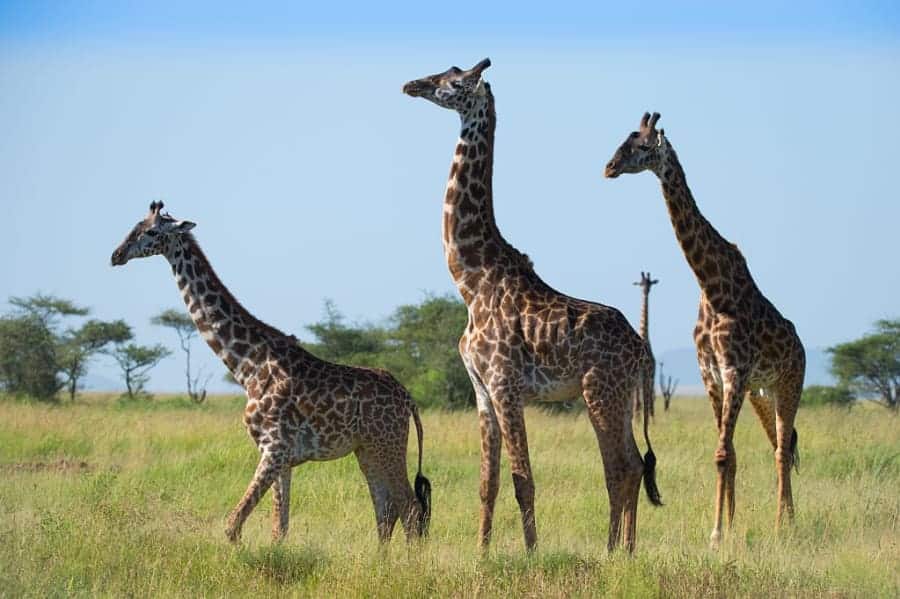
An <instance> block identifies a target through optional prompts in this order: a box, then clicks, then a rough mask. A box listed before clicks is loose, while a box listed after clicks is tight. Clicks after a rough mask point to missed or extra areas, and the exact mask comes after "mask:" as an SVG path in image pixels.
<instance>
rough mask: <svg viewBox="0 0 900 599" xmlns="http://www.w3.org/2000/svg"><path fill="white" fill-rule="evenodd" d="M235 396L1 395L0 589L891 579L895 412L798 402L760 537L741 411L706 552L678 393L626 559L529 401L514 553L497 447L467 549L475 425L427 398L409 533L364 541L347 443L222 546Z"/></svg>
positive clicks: (683, 584) (700, 471) (334, 590)
mask: <svg viewBox="0 0 900 599" xmlns="http://www.w3.org/2000/svg"><path fill="white" fill-rule="evenodd" d="M240 406H241V401H240V399H234V398H213V399H212V400H211V401H209V402H208V403H207V404H206V405H203V406H200V407H196V406H192V405H190V404H189V403H186V402H185V401H184V400H181V399H178V398H171V397H162V398H158V399H157V400H154V402H151V403H134V404H122V403H120V402H118V401H116V400H114V399H111V398H106V397H102V396H93V397H88V398H87V399H86V400H84V401H81V402H79V403H77V404H76V405H74V406H69V405H64V406H56V407H53V406H45V405H40V404H30V403H23V402H13V401H2V402H0V596H2V595H9V596H21V595H28V596H40V597H44V596H53V595H97V594H101V595H112V596H122V595H142V596H148V595H151V596H175V595H178V596H183V595H213V596H225V595H228V596H231V595H246V594H250V593H254V594H256V593H275V594H277V595H279V596H280V595H284V594H288V595H297V596H309V595H315V596H328V597H333V596H381V597H406V596H429V595H433V596H465V597H471V596H479V595H486V596H548V595H549V596H562V595H566V596H585V597H588V596H600V595H611V596H660V597H671V596H684V597H707V596H709V597H713V596H714V597H720V596H729V597H730V596H820V595H831V596H841V597H843V596H859V597H872V596H897V595H898V594H900V575H898V568H897V567H896V564H898V563H900V534H898V519H900V516H898V513H900V494H898V489H900V420H898V419H897V418H896V417H894V416H891V415H889V414H888V413H887V412H885V411H884V410H882V409H880V408H876V407H870V408H864V409H855V410H853V411H852V412H849V413H848V412H843V411H833V410H830V409H806V410H801V413H800V417H799V421H798V429H799V431H800V449H801V454H802V462H801V468H800V472H799V473H798V474H795V477H794V489H795V500H796V503H797V519H796V522H795V524H794V525H793V526H791V527H789V528H788V529H787V530H785V531H783V532H782V534H780V535H777V536H776V535H775V534H774V531H773V523H774V512H775V472H774V467H773V458H772V452H771V451H770V449H769V447H768V442H767V440H766V439H765V435H764V434H763V433H762V431H761V430H760V428H759V425H758V423H757V422H756V419H755V417H754V416H753V415H752V414H751V413H750V411H751V410H750V409H749V406H748V409H747V410H745V412H746V413H745V414H744V416H743V418H742V421H741V422H740V424H739V430H738V433H737V438H736V446H737V451H738V488H737V502H738V508H737V516H736V522H735V528H734V530H733V531H732V533H731V535H730V536H729V537H728V539H727V541H726V542H725V543H724V546H723V547H722V548H721V550H720V551H718V552H712V551H710V550H709V549H707V540H708V534H709V530H710V528H711V523H712V499H713V493H714V484H715V480H714V478H715V468H714V466H713V462H712V453H713V450H714V448H715V432H714V427H713V422H712V414H711V413H710V409H709V407H708V405H707V404H706V402H705V401H703V400H691V399H681V400H676V402H675V403H674V407H673V409H672V411H671V412H669V413H667V414H660V415H659V416H658V418H657V422H656V424H655V425H654V426H653V430H652V433H651V434H652V438H653V442H654V446H655V449H656V452H657V455H658V458H659V466H658V468H659V470H658V477H659V484H660V489H661V491H662V493H663V499H664V501H665V503H666V505H665V506H664V507H662V508H658V509H654V508H652V507H651V506H650V505H649V504H648V502H647V501H646V500H645V499H644V498H643V497H642V499H641V505H640V508H639V523H638V547H637V551H636V554H635V556H634V557H633V558H629V557H627V556H624V555H622V554H621V553H619V554H615V555H612V556H608V555H607V554H606V551H605V541H606V533H607V531H606V526H607V519H608V508H607V502H606V493H605V488H604V483H603V478H602V466H601V464H600V459H599V453H598V451H597V444H596V440H595V438H594V436H593V433H592V429H591V427H590V425H589V424H588V422H587V420H586V419H585V417H584V416H583V415H579V416H572V415H561V416H553V415H547V414H544V413H542V412H540V411H539V410H530V411H529V412H528V426H529V429H528V430H529V445H530V447H531V452H532V453H531V455H532V464H533V467H534V471H535V478H536V484H537V499H536V502H537V521H538V534H539V549H538V551H537V553H536V554H534V555H532V556H527V555H525V554H524V553H523V543H522V531H521V525H520V520H519V514H518V508H517V506H516V503H515V499H514V496H513V493H512V485H511V483H510V479H509V474H508V469H507V468H506V464H505V463H504V466H503V471H502V472H503V481H502V486H501V493H500V499H499V500H498V506H497V512H496V519H495V532H494V544H493V546H492V550H491V552H490V554H489V555H488V556H487V557H483V556H482V555H481V554H480V553H479V552H478V551H477V549H476V546H475V540H476V532H477V527H478V522H477V518H478V509H479V500H478V463H479V437H478V425H477V416H476V415H475V414H474V413H467V412H459V413H442V412H426V413H425V414H424V426H425V470H426V474H427V475H428V476H429V478H430V479H431V481H432V485H433V488H434V496H433V500H434V520H433V524H432V533H431V537H430V538H429V540H428V541H427V542H426V543H424V544H422V545H415V546H413V547H408V546H407V545H406V544H405V543H404V542H403V535H402V533H399V530H398V533H395V538H394V540H393V542H392V544H391V546H390V547H389V548H388V550H387V551H386V552H384V553H382V552H379V551H378V548H377V544H376V541H375V526H374V514H373V511H372V507H371V504H370V501H369V497H368V493H367V491H366V488H365V485H364V483H363V479H362V476H361V475H360V474H359V471H358V469H357V467H356V463H355V460H354V459H353V458H352V457H351V458H348V459H345V460H340V461H336V462H328V463H321V464H307V465H304V466H302V467H300V468H298V469H297V470H295V474H294V484H293V495H292V499H291V516H292V519H291V531H290V533H289V535H288V539H287V541H286V542H285V543H284V544H282V545H280V546H275V545H273V544H272V543H271V541H270V540H269V531H270V518H271V501H270V499H268V497H267V498H265V499H264V500H263V502H262V503H261V504H260V506H259V507H258V508H257V510H256V511H255V512H254V513H253V514H252V515H251V517H250V519H249V520H248V522H247V525H246V526H245V530H244V541H243V545H242V546H241V547H238V548H235V547H232V546H231V545H229V544H228V543H227V542H226V541H225V536H224V534H223V530H224V518H225V515H226V514H227V513H228V511H229V510H230V509H231V508H232V507H233V505H234V504H235V503H236V502H237V500H238V499H239V497H240V496H241V494H242V493H243V491H244V488H245V486H246V484H247V482H248V481H249V479H250V476H251V475H252V473H253V469H254V466H255V463H256V455H255V450H254V449H253V447H252V444H251V443H250V440H249V438H248V437H247V436H246V434H245V433H244V431H243V427H242V424H241V421H240ZM413 438H414V437H413ZM410 452H411V455H414V452H415V447H414V444H413V442H411V444H410ZM411 462H414V460H411ZM36 464H37V465H40V467H36V466H35V465H36ZM82 464H83V467H82ZM26 466H27V467H26Z"/></svg>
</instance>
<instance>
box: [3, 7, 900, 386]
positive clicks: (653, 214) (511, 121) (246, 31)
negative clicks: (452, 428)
mask: <svg viewBox="0 0 900 599" xmlns="http://www.w3.org/2000/svg"><path fill="white" fill-rule="evenodd" d="M121 4H122V5H121V6H119V5H118V4H115V3H109V2H81V3H42V2H21V3H20V2H3V3H0V90H2V93H0V132H2V135H0V206H2V207H3V208H4V210H5V212H6V227H5V231H4V234H3V235H2V236H0V252H2V254H3V255H4V256H7V257H8V259H6V260H3V261H0V281H2V282H0V298H6V297H7V296H9V295H27V294H31V293H33V292H35V291H37V290H41V291H44V292H51V293H56V294H59V295H62V296H65V297H70V298H72V299H75V300H77V301H78V302H81V303H83V304H86V305H89V306H91V307H93V309H94V314H95V315H96V316H98V317H101V318H119V317H122V318H125V319H127V320H128V321H129V322H130V323H132V325H133V326H134V327H135V330H136V332H137V334H138V337H139V340H140V341H141V342H145V343H149V342H155V341H161V342H164V343H166V344H167V345H170V346H172V347H173V348H174V347H175V340H174V339H173V338H171V336H170V335H168V334H167V332H166V331H162V330H157V329H154V328H153V327H151V326H150V325H149V323H148V320H149V318H150V316H151V315H153V314H154V313H156V312H158V311H159V310H161V309H163V308H166V307H169V306H178V305H180V304H179V302H180V299H179V296H178V293H177V290H176V287H175V285H174V282H173V281H172V278H171V275H170V273H169V271H168V269H167V268H166V266H165V263H164V261H163V259H162V258H157V259H151V260H145V261H139V262H135V263H131V264H129V265H128V266H126V267H125V268H124V269H116V270H113V269H111V268H110V267H109V265H108V261H109V255H110V253H111V251H112V249H113V248H114V247H115V246H116V244H118V243H119V241H120V240H121V238H122V237H123V236H124V235H125V233H126V232H127V231H128V229H129V227H130V226H131V225H132V224H133V223H134V222H135V221H136V220H138V219H139V218H140V217H142V216H143V215H144V213H145V211H146V208H147V204H148V203H149V202H150V201H151V200H154V199H163V200H165V201H166V204H167V207H168V208H169V209H170V210H171V212H172V214H173V215H175V216H177V217H179V218H186V219H190V220H193V221H196V222H197V223H198V227H197V229H196V230H195V233H196V235H197V237H198V239H199V240H200V242H201V244H202V245H203V246H204V248H205V249H206V251H207V254H208V255H209V257H210V259H211V260H212V263H213V265H214V266H215V267H216V269H217V270H218V272H219V274H220V276H221V277H222V279H223V280H224V281H225V282H226V283H227V284H228V285H229V286H230V287H231V289H232V291H233V292H234V293H235V295H237V297H239V298H240V299H241V300H242V302H243V303H244V304H245V305H246V306H247V307H248V308H250V309H251V310H252V311H253V312H254V313H256V314H257V315H258V316H260V317H261V318H263V319H264V320H266V321H268V322H271V323H272V324H274V325H276V326H278V327H281V328H283V329H286V330H289V331H293V332H297V333H299V334H301V335H302V334H303V333H304V330H303V328H302V327H303V325H305V324H308V323H310V322H313V321H315V320H317V319H318V318H319V317H321V315H322V303H323V300H324V298H332V299H333V300H334V301H335V302H336V303H337V305H338V307H339V308H340V309H341V310H342V311H344V312H345V313H346V314H347V315H348V316H349V317H350V318H351V319H356V320H377V319H380V318H382V317H384V316H386V315H387V314H389V313H390V312H391V311H392V309H393V308H394V307H395V306H397V305H398V304H400V303H408V302H415V301H418V300H420V299H421V298H422V297H423V294H424V293H425V292H429V291H430V292H438V293H442V292H451V291H453V288H452V286H451V284H450V279H449V276H448V274H447V270H446V265H445V263H444V260H443V256H442V252H441V244H440V210H441V199H442V194H443V188H444V183H445V180H446V176H447V172H448V169H449V161H450V157H451V154H452V149H453V145H454V141H455V139H456V135H457V133H458V121H457V119H456V117H455V116H454V115H452V114H451V113H449V112H447V111H443V110H441V109H438V108H437V107H435V106H433V105H430V104H427V103H425V102H423V101H421V100H419V101H416V100H414V99H411V98H407V97H405V96H403V95H402V94H401V93H400V86H401V85H402V83H403V82H404V81H406V80H409V79H412V78H415V77H419V76H422V75H426V74H429V73H433V72H437V71H440V70H443V69H445V68H447V67H448V66H449V65H451V64H458V65H459V66H469V65H471V64H474V63H475V62H476V61H477V60H479V59H481V58H483V57H485V56H490V57H491V59H492V60H493V64H494V66H493V67H491V69H490V70H488V71H487V73H486V77H487V78H488V80H490V81H491V83H492V86H493V89H494V92H495V94H496V97H497V108H498V120H499V124H498V130H497V146H496V152H497V155H496V166H495V182H494V186H495V204H496V212H497V217H498V222H499V226H500V228H501V230H502V231H503V232H504V235H505V236H506V237H507V239H509V240H510V241H511V242H512V243H513V244H515V245H516V246H517V247H519V248H520V249H521V250H523V251H525V252H527V253H528V254H529V255H530V256H531V257H532V258H533V260H534V262H535V264H536V268H537V270H538V272H539V273H540V274H541V275H542V276H543V277H544V278H545V279H546V280H547V281H548V282H549V283H550V284H552V285H554V286H555V287H557V288H558V289H560V290H562V291H565V292H566V293H569V294H572V295H576V296H580V297H585V298H588V299H593V300H597V301H602V302H604V303H608V304H612V305H614V306H617V307H619V308H620V309H622V310H623V312H625V314H626V315H627V316H628V317H629V318H630V319H631V320H632V322H633V323H635V324H636V323H637V317H638V309H639V305H640V304H639V299H640V298H639V292H638V290H637V288H635V287H633V286H632V285H631V282H632V281H634V280H636V279H637V277H638V273H639V272H640V271H641V270H647V269H649V270H650V271H651V272H653V274H654V276H656V277H658V278H659V279H660V281H661V282H660V284H659V285H658V286H656V287H655V288H654V290H653V294H652V296H651V335H652V339H653V344H654V348H655V350H656V352H657V354H662V353H665V352H666V351H669V350H676V349H678V348H684V347H690V345H691V330H692V327H693V322H694V317H695V315H696V306H697V297H698V290H697V285H696V282H695V281H694V279H693V276H692V274H691V272H690V270H689V269H688V268H687V265H686V264H685V262H684V259H683V257H682V255H681V252H680V250H679V248H678V245H677V243H676V241H675V238H674V235H673V234H672V230H671V225H670V224H669V222H668V217H667V215H666V211H665V207H664V204H663V201H662V198H661V195H660V192H659V187H658V184H657V182H656V181H655V180H654V179H653V177H652V176H651V175H649V174H645V175H642V176H637V177H634V176H632V177H622V178H620V179H617V180H615V181H608V180H604V179H603V177H602V170H603V165H604V164H605V162H606V161H607V160H608V158H609V157H610V155H611V153H612V152H613V150H614V149H615V148H616V147H617V146H618V144H619V143H620V142H621V141H622V139H624V137H625V135H626V134H627V133H628V132H630V131H631V130H633V129H634V128H635V127H636V125H637V122H638V119H639V117H640V115H641V114H642V113H643V112H644V111H645V110H657V111H659V112H661V113H662V115H663V116H662V121H661V125H662V126H664V127H665V129H666V131H667V133H668V136H669V139H670V140H671V142H672V143H673V145H674V146H675V148H676V149H677V150H678V152H679V156H680V157H681V159H682V163H683V164H684V166H685V170H686V172H687V177H688V182H689V183H690V185H691V187H692V189H693V191H694V195H695V197H696V199H697V202H698V204H699V205H700V208H701V210H703V212H704V213H705V214H706V216H707V217H708V218H709V219H710V220H711V221H712V222H713V223H714V224H715V225H716V226H717V227H718V228H719V230H720V231H721V232H722V233H723V234H724V235H725V236H726V237H727V238H728V239H730V240H731V241H733V242H735V243H737V244H738V245H739V246H740V247H741V249H742V250H743V251H744V253H745V255H746V256H747V258H748V261H749V264H750V268H751V271H752V272H753V274H754V276H755V277H756V280H757V282H758V283H759V285H760V287H761V289H762V290H763V291H764V292H765V293H766V295H767V296H768V297H769V298H770V299H771V300H772V301H773V302H774V303H775V304H776V305H777V306H778V307H779V309H780V310H781V311H782V313H783V314H784V315H785V316H787V317H788V318H790V319H791V320H793V321H794V323H795V324H796V325H797V328H798V330H799V332H800V334H801V337H802V338H803V340H804V342H805V343H806V345H807V347H810V348H812V347H822V346H827V345H830V344H833V343H836V342H839V341H842V340H846V339H849V338H852V337H854V336H857V335H859V334H861V333H862V332H864V331H865V330H866V329H867V328H868V327H869V326H870V324H871V323H872V321H874V320H875V319H878V318H884V317H889V316H897V315H898V313H900V310H898V300H897V298H898V297H900V269H898V268H897V263H896V260H897V255H898V252H897V223H898V222H900V203H898V201H897V200H898V198H897V192H896V191H895V188H894V185H895V183H894V172H895V170H896V161H897V157H898V151H897V143H898V139H900V125H898V121H897V117H896V116H895V115H894V114H893V112H894V111H895V107H896V106H897V105H898V104H900V18H898V15H900V8H898V5H897V4H896V3H889V2H884V3H833V4H829V3H821V2H817V3H805V2H796V3H790V5H789V6H782V5H781V3H774V2H772V3H766V2H763V3H755V4H753V6H752V7H750V6H749V5H748V6H742V7H736V6H735V7H732V6H727V5H725V3H721V4H716V5H712V4H711V3H699V2H695V3H679V4H678V6H677V8H676V7H675V3H671V4H672V5H671V6H670V5H669V3H653V2H650V3H640V4H636V3H630V4H629V5H628V6H622V5H619V4H609V5H607V4H605V3H586V4H584V5H579V4H569V3H564V2H558V3H554V4H553V5H552V7H551V8H543V9H542V8H538V5H534V6H532V5H530V4H528V3H524V4H522V3H516V5H515V8H510V7H506V6H503V5H500V4H490V5H486V4H487V3H458V2H457V3H454V7H458V8H454V9H453V10H451V9H449V8H447V7H444V6H442V5H438V4H437V3H420V2H417V3H405V4H394V5H387V6H382V5H378V6H377V7H376V6H375V5H374V4H371V3H364V4H358V5H357V4H352V3H343V4H336V5H329V6H328V7H325V6H321V5H316V6H308V7H307V6H298V5H295V4H294V3H282V4H279V3H274V4H273V3H267V4H265V5H264V6H263V7H262V8H250V7H248V6H239V5H229V4H223V3H219V2H216V3H212V2H192V3H167V2H154V3H121ZM182 4H185V5H187V4H189V6H182ZM632 4H633V5H632ZM785 4H787V3H785ZM544 6H546V5H544ZM197 353H198V354H199V355H200V356H201V357H202V358H203V360H205V361H206V362H207V363H208V365H209V366H208V367H209V368H211V369H212V368H219V367H218V365H217V364H216V363H215V361H214V358H213V356H212V354H211V352H209V351H208V350H206V349H205V348H202V347H201V348H199V351H198V352H197ZM180 366H181V364H180V359H175V358H171V359H169V360H167V361H166V362H165V363H163V364H162V365H161V366H160V367H159V369H158V370H157V371H156V374H155V376H154V379H153V383H152V386H153V388H156V389H173V390H177V389H179V388H180V386H181V382H182V375H181V372H180ZM96 370H97V373H98V374H100V375H101V376H106V377H109V378H115V371H114V370H112V369H111V368H110V367H108V366H107V365H103V364H98V368H97V369H96ZM215 372H217V373H218V372H219V370H216V371H215ZM217 378H218V375H217Z"/></svg>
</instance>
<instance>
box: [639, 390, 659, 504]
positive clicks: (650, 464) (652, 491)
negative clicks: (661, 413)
mask: <svg viewBox="0 0 900 599" xmlns="http://www.w3.org/2000/svg"><path fill="white" fill-rule="evenodd" d="M646 379H647V377H646V376H644V375H641V378H640V383H639V385H640V388H641V395H643V396H644V402H643V403H644V441H646V442H647V453H645V454H644V490H645V491H646V492H647V499H649V500H650V503H652V504H653V505H656V506H660V505H662V504H663V502H662V497H661V496H660V494H659V487H657V486H656V454H655V453H653V446H652V445H651V444H650V404H651V402H652V401H653V379H652V378H650V380H649V382H648V381H647V380H646Z"/></svg>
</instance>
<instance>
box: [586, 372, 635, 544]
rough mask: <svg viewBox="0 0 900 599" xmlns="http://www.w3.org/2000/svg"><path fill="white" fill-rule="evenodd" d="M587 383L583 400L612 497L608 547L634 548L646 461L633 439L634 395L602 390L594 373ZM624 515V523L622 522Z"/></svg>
mask: <svg viewBox="0 0 900 599" xmlns="http://www.w3.org/2000/svg"><path fill="white" fill-rule="evenodd" d="M585 378H586V379H591V384H585V385H584V389H583V394H584V400H585V403H586V404H587V408H588V415H589V417H590V420H591V424H592V425H593V427H594V432H595V433H596V435H597V443H598V445H599V446H600V457H601V459H602V460H603V471H604V474H605V478H606V490H607V494H608V496H609V538H608V541H607V549H608V550H609V551H613V550H614V549H615V548H616V547H617V546H618V544H619V543H620V542H622V541H624V544H625V548H626V550H628V551H629V552H630V551H632V550H633V548H634V543H635V537H636V529H637V503H638V495H639V493H640V485H641V477H642V475H643V464H642V462H641V456H640V452H639V451H638V449H637V445H636V444H635V442H634V435H633V433H632V430H631V421H630V418H629V413H630V409H628V407H629V406H628V402H629V401H630V400H631V394H630V393H628V392H625V393H617V392H616V391H613V390H601V388H600V385H598V384H596V382H595V378H596V377H593V376H590V377H585ZM623 516H624V522H623Z"/></svg>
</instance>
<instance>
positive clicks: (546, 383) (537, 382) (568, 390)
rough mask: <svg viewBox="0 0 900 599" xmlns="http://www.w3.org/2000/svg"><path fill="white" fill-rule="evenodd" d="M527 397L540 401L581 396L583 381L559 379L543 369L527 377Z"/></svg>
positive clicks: (553, 400)
mask: <svg viewBox="0 0 900 599" xmlns="http://www.w3.org/2000/svg"><path fill="white" fill-rule="evenodd" d="M526 378H527V379H528V380H526V382H525V391H524V393H523V395H525V399H527V400H532V401H539V402H556V401H569V400H571V399H577V398H578V397H580V396H581V381H580V380H579V379H577V378H564V379H557V378H554V377H553V376H552V375H549V374H547V373H546V372H544V371H543V370H541V369H535V370H534V372H533V374H532V375H531V376H528V377H526Z"/></svg>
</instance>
